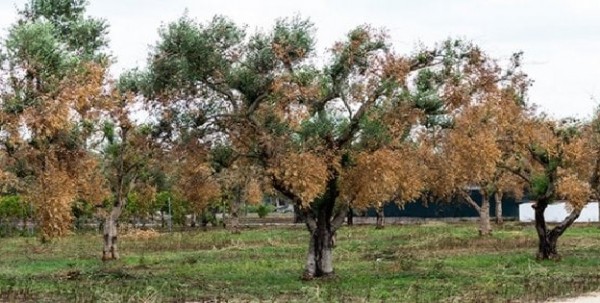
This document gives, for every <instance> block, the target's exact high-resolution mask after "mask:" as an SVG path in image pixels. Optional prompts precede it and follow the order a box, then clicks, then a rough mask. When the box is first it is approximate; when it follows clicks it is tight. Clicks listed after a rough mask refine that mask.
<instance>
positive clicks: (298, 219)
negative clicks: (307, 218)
mask: <svg viewBox="0 0 600 303" xmlns="http://www.w3.org/2000/svg"><path fill="white" fill-rule="evenodd" d="M302 222H304V216H303V215H302V209H301V208H300V206H298V205H297V204H294V223H302Z"/></svg>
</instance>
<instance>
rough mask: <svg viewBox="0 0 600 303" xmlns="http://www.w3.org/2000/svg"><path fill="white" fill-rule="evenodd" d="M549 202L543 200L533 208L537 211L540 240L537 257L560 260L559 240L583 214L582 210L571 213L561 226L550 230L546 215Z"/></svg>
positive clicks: (536, 217)
mask: <svg viewBox="0 0 600 303" xmlns="http://www.w3.org/2000/svg"><path fill="white" fill-rule="evenodd" d="M549 202H550V201H548V200H546V199H542V200H539V201H537V203H535V204H534V205H532V206H531V207H533V209H534V211H535V230H536V232H537V234H538V240H539V245H538V252H537V255H536V257H537V259H538V260H560V255H559V254H558V250H557V248H556V246H557V243H558V238H559V237H560V236H561V235H562V234H563V233H564V232H565V230H566V229H567V228H569V226H571V225H572V224H573V222H575V220H577V218H578V217H579V214H580V213H581V210H578V209H575V210H573V211H571V213H570V214H569V216H567V217H566V218H565V219H564V220H563V221H562V222H561V223H560V224H558V225H557V226H555V227H554V228H552V229H550V230H549V229H548V226H547V225H546V218H545V215H544V212H545V211H546V208H547V207H548V204H549Z"/></svg>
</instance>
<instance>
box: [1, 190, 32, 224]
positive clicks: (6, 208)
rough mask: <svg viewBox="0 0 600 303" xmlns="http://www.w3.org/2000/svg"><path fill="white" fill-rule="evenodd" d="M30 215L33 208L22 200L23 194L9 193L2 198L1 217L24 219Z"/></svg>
mask: <svg viewBox="0 0 600 303" xmlns="http://www.w3.org/2000/svg"><path fill="white" fill-rule="evenodd" d="M30 216H31V208H30V207H29V204H28V203H25V202H24V201H22V200H21V196H19V195H8V196H2V197H1V198H0V218H3V219H9V218H12V219H24V218H28V217H30Z"/></svg>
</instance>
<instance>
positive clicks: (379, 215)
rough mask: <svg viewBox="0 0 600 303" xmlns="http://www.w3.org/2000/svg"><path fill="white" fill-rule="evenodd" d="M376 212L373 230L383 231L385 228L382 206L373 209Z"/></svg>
mask: <svg viewBox="0 0 600 303" xmlns="http://www.w3.org/2000/svg"><path fill="white" fill-rule="evenodd" d="M375 211H376V212H377V223H376V225H375V229H383V228H384V227H385V214H384V213H383V204H381V203H380V204H378V205H377V208H376V209H375Z"/></svg>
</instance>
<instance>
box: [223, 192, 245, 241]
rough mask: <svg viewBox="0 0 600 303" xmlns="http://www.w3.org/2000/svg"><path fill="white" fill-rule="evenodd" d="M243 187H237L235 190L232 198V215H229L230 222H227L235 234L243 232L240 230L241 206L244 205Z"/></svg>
mask: <svg viewBox="0 0 600 303" xmlns="http://www.w3.org/2000/svg"><path fill="white" fill-rule="evenodd" d="M241 199H242V189H241V188H236V189H235V192H234V197H233V199H232V200H231V204H230V216H229V224H227V226H228V228H229V230H230V231H231V233H233V234H239V233H241V230H240V217H239V213H240V206H241V205H242V201H241Z"/></svg>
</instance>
